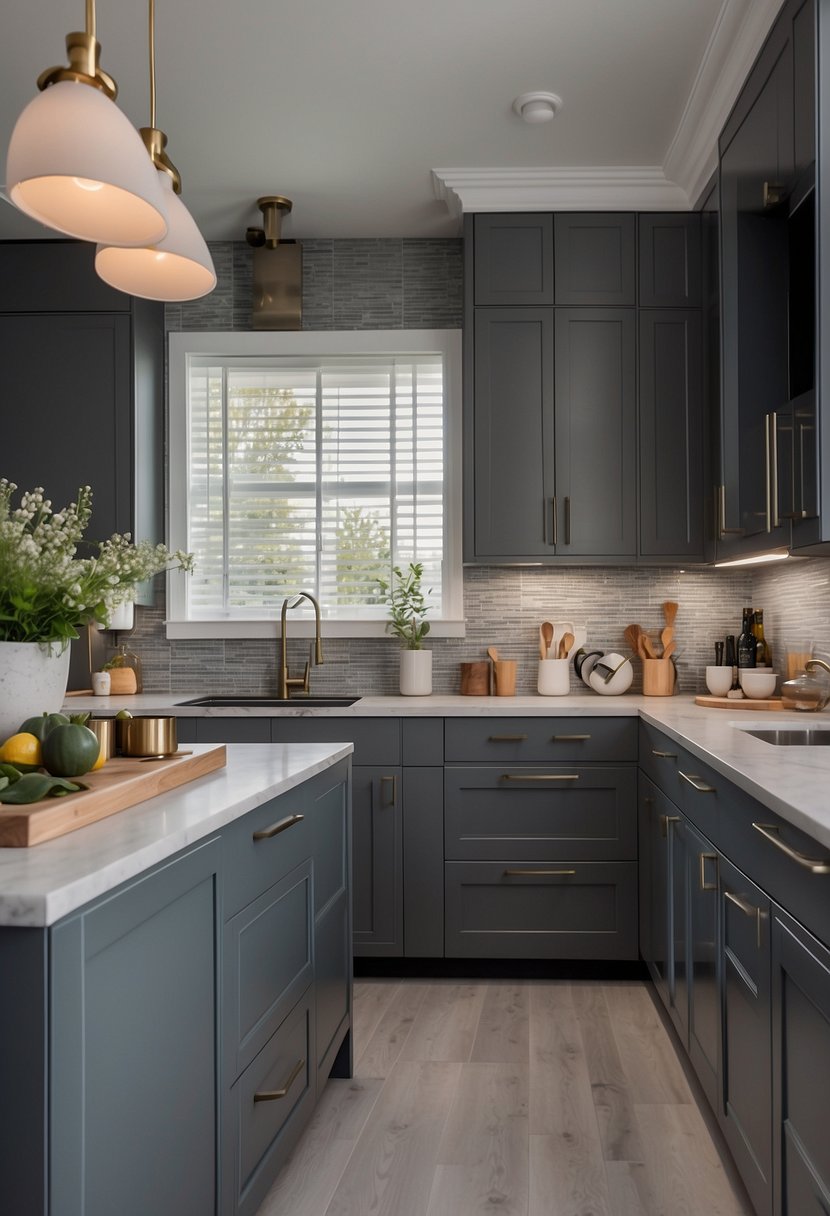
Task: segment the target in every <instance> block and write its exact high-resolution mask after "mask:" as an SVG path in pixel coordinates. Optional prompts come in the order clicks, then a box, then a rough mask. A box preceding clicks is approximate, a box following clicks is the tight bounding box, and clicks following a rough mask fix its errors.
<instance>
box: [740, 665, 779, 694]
mask: <svg viewBox="0 0 830 1216" xmlns="http://www.w3.org/2000/svg"><path fill="white" fill-rule="evenodd" d="M738 679H739V680H740V683H741V688H742V689H743V690H744V696H745V697H751V698H752V699H753V700H764V699H765V698H766V697H771V696H772V694H773V693H774V692H775V672H774V671H769V670H762V669H760V668H757V667H741V668H739V669H738Z"/></svg>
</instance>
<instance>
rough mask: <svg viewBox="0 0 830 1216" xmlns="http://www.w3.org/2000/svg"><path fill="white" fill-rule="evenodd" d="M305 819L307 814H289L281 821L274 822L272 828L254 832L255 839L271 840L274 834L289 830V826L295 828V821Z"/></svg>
mask: <svg viewBox="0 0 830 1216" xmlns="http://www.w3.org/2000/svg"><path fill="white" fill-rule="evenodd" d="M302 819H305V815H289V816H288V817H287V818H286V819H281V820H280V821H279V823H272V824H271V826H270V828H262V829H261V830H260V831H259V832H254V840H271V838H272V837H273V836H279V834H280V832H287V831H288V829H289V828H293V826H294V824H295V823H299V822H300V821H301V820H302Z"/></svg>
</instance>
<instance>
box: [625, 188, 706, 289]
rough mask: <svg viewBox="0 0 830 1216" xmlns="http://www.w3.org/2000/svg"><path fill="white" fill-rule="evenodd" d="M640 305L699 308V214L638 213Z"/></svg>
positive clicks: (700, 279) (700, 265) (700, 276)
mask: <svg viewBox="0 0 830 1216" xmlns="http://www.w3.org/2000/svg"><path fill="white" fill-rule="evenodd" d="M638 219H639V269H640V282H639V286H640V298H639V304H640V307H641V308H700V306H701V303H702V273H701V272H702V261H701V242H700V213H699V212H692V213H690V214H687V213H685V212H682V211H680V212H671V213H669V214H666V215H640V216H639V217H638Z"/></svg>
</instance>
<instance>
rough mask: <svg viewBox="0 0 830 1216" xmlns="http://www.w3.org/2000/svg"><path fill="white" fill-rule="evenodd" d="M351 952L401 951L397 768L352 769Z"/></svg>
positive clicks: (383, 954)
mask: <svg viewBox="0 0 830 1216" xmlns="http://www.w3.org/2000/svg"><path fill="white" fill-rule="evenodd" d="M352 842H353V844H352V858H353V866H352V891H353V895H352V904H353V912H352V916H353V938H354V952H355V955H356V956H359V955H376V956H380V957H382V958H397V957H399V956H400V955H402V954H403V833H402V815H401V769H400V768H399V767H396V766H394V765H389V766H386V767H384V768H366V767H364V766H362V765H358V766H357V767H355V768H353V769H352Z"/></svg>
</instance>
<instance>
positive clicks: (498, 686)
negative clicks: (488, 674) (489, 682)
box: [493, 659, 518, 697]
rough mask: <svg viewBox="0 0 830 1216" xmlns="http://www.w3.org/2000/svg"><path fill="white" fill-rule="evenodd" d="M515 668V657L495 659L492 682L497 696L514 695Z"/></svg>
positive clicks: (516, 664)
mask: <svg viewBox="0 0 830 1216" xmlns="http://www.w3.org/2000/svg"><path fill="white" fill-rule="evenodd" d="M517 668H518V663H517V662H516V660H515V659H497V660H496V662H495V663H494V664H493V683H494V685H495V693H496V696H497V697H515V695H516V669H517Z"/></svg>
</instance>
